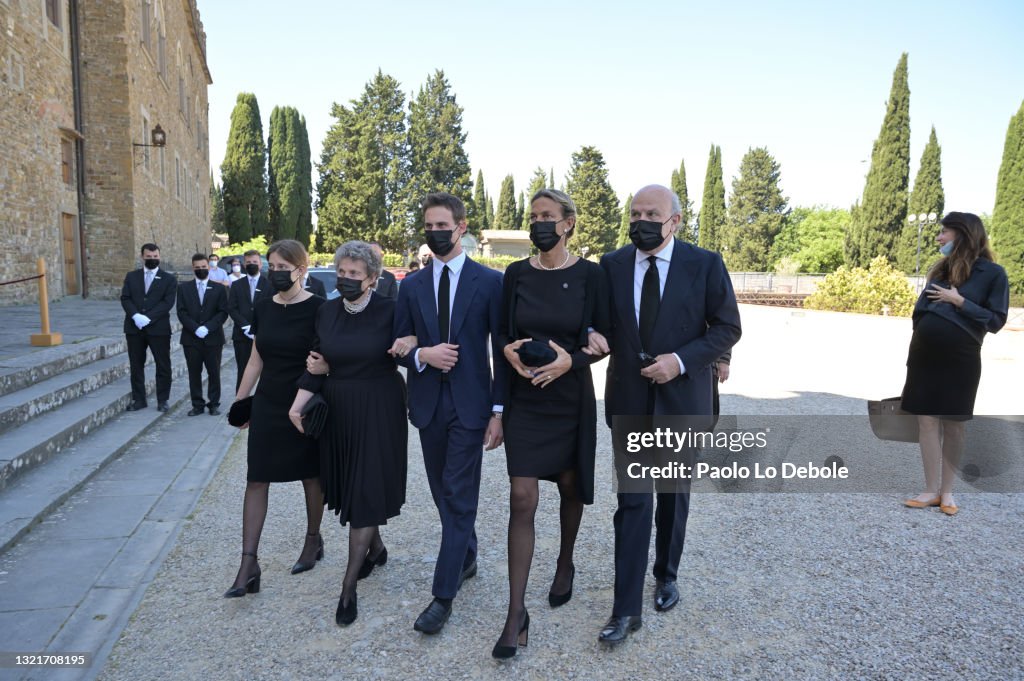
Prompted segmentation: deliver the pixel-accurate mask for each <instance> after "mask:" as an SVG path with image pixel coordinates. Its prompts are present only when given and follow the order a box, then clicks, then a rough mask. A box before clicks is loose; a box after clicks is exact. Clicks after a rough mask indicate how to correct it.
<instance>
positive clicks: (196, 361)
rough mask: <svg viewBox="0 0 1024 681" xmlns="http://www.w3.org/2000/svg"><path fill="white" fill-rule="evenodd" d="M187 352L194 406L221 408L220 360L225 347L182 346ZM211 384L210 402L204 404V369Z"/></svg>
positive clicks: (190, 388) (190, 390)
mask: <svg viewBox="0 0 1024 681" xmlns="http://www.w3.org/2000/svg"><path fill="white" fill-rule="evenodd" d="M181 349H182V350H184V352H185V365H186V366H187V367H188V392H189V397H191V398H192V406H193V407H194V408H196V409H203V408H204V407H206V406H210V407H219V406H220V360H221V356H222V354H223V351H224V346H223V345H182V346H181ZM204 366H205V367H206V375H207V377H208V378H209V382H208V383H207V386H206V396H207V399H208V400H209V402H208V403H207V402H203V367H204Z"/></svg>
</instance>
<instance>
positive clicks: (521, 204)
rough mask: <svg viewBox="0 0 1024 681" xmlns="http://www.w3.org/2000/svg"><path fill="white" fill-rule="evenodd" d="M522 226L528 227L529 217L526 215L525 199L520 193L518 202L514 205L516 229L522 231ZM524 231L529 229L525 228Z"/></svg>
mask: <svg viewBox="0 0 1024 681" xmlns="http://www.w3.org/2000/svg"><path fill="white" fill-rule="evenodd" d="M524 224H526V225H529V224H530V220H529V216H528V215H527V214H526V198H525V197H524V196H523V193H522V192H519V201H518V202H517V204H516V219H515V225H516V229H523V225H524ZM526 229H529V227H526Z"/></svg>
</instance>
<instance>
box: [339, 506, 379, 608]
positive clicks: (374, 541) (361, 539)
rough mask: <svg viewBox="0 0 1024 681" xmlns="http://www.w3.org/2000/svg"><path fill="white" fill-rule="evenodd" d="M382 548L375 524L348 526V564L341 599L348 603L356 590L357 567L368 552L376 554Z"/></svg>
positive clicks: (358, 567)
mask: <svg viewBox="0 0 1024 681" xmlns="http://www.w3.org/2000/svg"><path fill="white" fill-rule="evenodd" d="M383 549H384V542H383V541H382V540H381V538H380V528H379V527H378V526H377V525H370V526H369V527H350V528H349V531H348V565H347V566H346V567H345V578H344V580H343V581H342V583H341V600H342V602H343V603H344V604H348V603H349V602H350V601H351V600H352V595H353V594H355V592H356V582H357V581H358V580H359V569H360V568H362V566H363V561H365V560H366V557H367V555H368V554H370V553H371V552H372V554H373V555H374V556H376V555H378V554H379V553H380V552H381V551H382V550H383Z"/></svg>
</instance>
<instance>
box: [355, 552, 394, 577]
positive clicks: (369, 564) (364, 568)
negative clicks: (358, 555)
mask: <svg viewBox="0 0 1024 681" xmlns="http://www.w3.org/2000/svg"><path fill="white" fill-rule="evenodd" d="M387 562H388V547H386V546H385V547H384V548H382V549H381V550H380V553H378V554H377V555H376V556H375V557H373V558H370V554H369V553H367V554H366V558H365V559H364V560H363V564H362V565H361V566H360V567H359V577H358V579H366V578H367V577H369V576H370V573H371V572H373V568H374V567H376V566H378V565H380V566H383V565H384V564H385V563H387Z"/></svg>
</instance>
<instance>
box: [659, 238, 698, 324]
mask: <svg viewBox="0 0 1024 681" xmlns="http://www.w3.org/2000/svg"><path fill="white" fill-rule="evenodd" d="M697 260H698V257H697V252H696V251H695V250H694V249H693V247H692V246H690V245H689V244H686V243H683V242H682V241H680V240H679V239H676V240H675V244H674V245H673V247H672V262H670V263H669V266H668V278H667V279H666V280H665V292H664V293H662V295H661V305H660V306H659V307H658V319H657V320H656V321H655V323H654V334H655V336H658V335H660V334H662V333H664V332H665V329H664V328H663V327H664V326H665V325H666V324H671V323H672V322H673V321H674V320H675V319H676V317H677V316H678V314H679V312H680V311H681V310H683V309H685V308H686V307H687V305H688V304H689V299H690V298H691V294H692V293H693V292H694V291H693V282H694V279H695V278H696V277H697V273H698V272H699V270H700V268H699V267H694V263H695V262H696V261H697Z"/></svg>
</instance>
